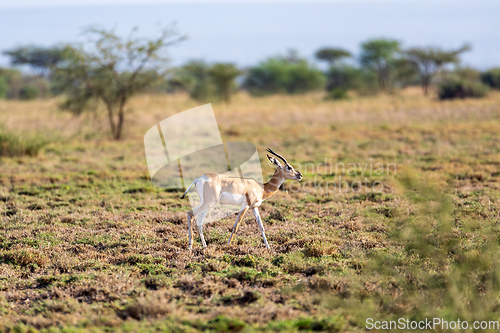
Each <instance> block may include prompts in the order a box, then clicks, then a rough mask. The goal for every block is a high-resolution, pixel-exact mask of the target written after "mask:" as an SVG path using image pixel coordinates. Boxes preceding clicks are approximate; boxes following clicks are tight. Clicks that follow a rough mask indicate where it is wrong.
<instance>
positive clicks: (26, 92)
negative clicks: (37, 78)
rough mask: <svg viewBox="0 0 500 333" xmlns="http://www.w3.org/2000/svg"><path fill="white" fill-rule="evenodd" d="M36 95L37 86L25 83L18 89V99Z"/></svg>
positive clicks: (28, 98)
mask: <svg viewBox="0 0 500 333" xmlns="http://www.w3.org/2000/svg"><path fill="white" fill-rule="evenodd" d="M37 97H38V88H37V87H35V86H33V85H26V86H24V87H22V88H21V90H19V99H22V100H25V101H28V100H32V99H35V98H37Z"/></svg>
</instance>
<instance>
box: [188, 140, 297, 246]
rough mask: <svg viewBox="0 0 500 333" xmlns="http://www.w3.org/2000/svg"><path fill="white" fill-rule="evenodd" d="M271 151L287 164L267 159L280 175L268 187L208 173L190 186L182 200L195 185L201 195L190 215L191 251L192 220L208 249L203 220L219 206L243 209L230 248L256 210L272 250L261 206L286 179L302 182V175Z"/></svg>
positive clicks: (234, 228)
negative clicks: (243, 222)
mask: <svg viewBox="0 0 500 333" xmlns="http://www.w3.org/2000/svg"><path fill="white" fill-rule="evenodd" d="M267 151H268V152H269V153H271V154H272V155H274V156H276V157H278V158H279V159H280V160H281V161H282V162H283V163H284V164H281V163H280V162H279V161H278V160H277V159H276V157H273V156H269V155H267V158H268V159H269V161H271V163H273V164H274V165H275V166H276V171H274V174H273V176H272V177H271V179H270V180H269V181H268V182H267V183H265V184H261V183H259V182H258V181H256V180H255V179H251V178H239V177H231V176H225V175H219V174H217V173H206V174H204V175H203V176H201V177H199V178H196V179H195V180H194V181H193V183H192V184H191V185H189V187H188V188H187V190H186V192H184V194H183V195H182V197H181V199H184V197H185V196H186V194H187V193H188V191H189V189H190V188H191V186H193V185H195V188H196V192H198V195H199V196H200V200H201V203H200V205H199V206H197V207H196V208H194V209H193V210H190V211H189V212H188V213H187V223H188V230H189V231H188V234H189V250H191V249H192V247H193V238H192V234H191V233H192V231H191V219H192V218H193V217H195V218H196V225H197V226H198V232H199V234H200V238H201V243H202V244H203V247H207V244H206V243H205V237H203V220H204V219H205V216H206V215H207V213H208V211H209V210H210V209H211V208H212V207H213V206H215V205H216V204H217V203H219V202H220V203H223V204H228V205H237V206H240V207H241V208H240V212H239V214H238V217H237V218H236V223H235V224H234V226H233V231H232V232H231V236H230V237H229V241H228V244H231V240H232V239H233V235H234V234H235V233H236V231H237V230H238V224H239V223H240V221H241V219H243V216H245V213H246V212H247V210H248V209H252V212H253V214H254V216H255V219H256V220H257V224H258V225H259V229H260V232H261V234H262V238H263V239H264V244H266V247H267V248H268V249H269V244H268V243H267V239H266V234H265V233H264V226H263V224H262V219H261V218H260V215H259V206H260V205H261V204H262V202H263V201H264V200H266V199H267V198H269V197H271V196H272V195H273V194H274V193H276V192H277V191H278V189H279V187H280V186H281V184H283V182H284V181H285V180H286V179H292V180H298V181H300V180H301V179H302V174H301V173H300V172H299V171H296V170H295V169H294V168H293V167H292V166H291V165H290V163H288V162H287V160H286V159H285V158H284V157H283V156H281V155H279V154H276V153H275V152H274V151H272V150H271V149H269V148H268V149H267Z"/></svg>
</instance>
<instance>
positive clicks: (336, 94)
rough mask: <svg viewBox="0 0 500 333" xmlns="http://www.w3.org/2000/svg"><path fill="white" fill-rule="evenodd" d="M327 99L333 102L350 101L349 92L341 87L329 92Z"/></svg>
mask: <svg viewBox="0 0 500 333" xmlns="http://www.w3.org/2000/svg"><path fill="white" fill-rule="evenodd" d="M326 98H327V99H333V100H340V99H348V98H349V96H348V95H347V90H345V89H344V88H341V87H337V88H334V89H333V90H331V91H330V92H328V95H327V96H326Z"/></svg>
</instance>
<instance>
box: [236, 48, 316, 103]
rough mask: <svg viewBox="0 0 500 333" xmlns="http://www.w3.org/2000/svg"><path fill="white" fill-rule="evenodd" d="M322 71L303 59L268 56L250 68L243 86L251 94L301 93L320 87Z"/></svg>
mask: <svg viewBox="0 0 500 333" xmlns="http://www.w3.org/2000/svg"><path fill="white" fill-rule="evenodd" d="M324 84H325V77H324V75H323V73H322V72H321V71H320V70H318V69H316V68H314V67H312V66H311V65H310V64H309V63H308V62H307V61H306V60H304V59H295V60H291V59H286V58H281V57H278V58H270V59H268V60H266V61H264V62H261V63H260V64H259V65H257V66H256V67H253V68H251V69H250V71H249V72H248V74H247V75H246V78H245V81H244V84H243V86H244V87H245V88H246V89H248V91H249V92H250V93H251V94H252V95H257V96H258V95H268V94H279V93H285V94H301V93H306V92H309V91H313V90H317V89H321V88H322V87H323V86H324Z"/></svg>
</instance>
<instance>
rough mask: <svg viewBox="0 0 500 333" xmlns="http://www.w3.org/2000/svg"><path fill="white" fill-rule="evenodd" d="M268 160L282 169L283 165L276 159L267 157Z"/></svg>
mask: <svg viewBox="0 0 500 333" xmlns="http://www.w3.org/2000/svg"><path fill="white" fill-rule="evenodd" d="M267 158H268V159H269V161H271V163H272V164H274V165H276V166H277V167H279V168H281V163H280V162H279V161H278V160H277V159H276V158H274V157H272V156H269V155H267Z"/></svg>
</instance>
